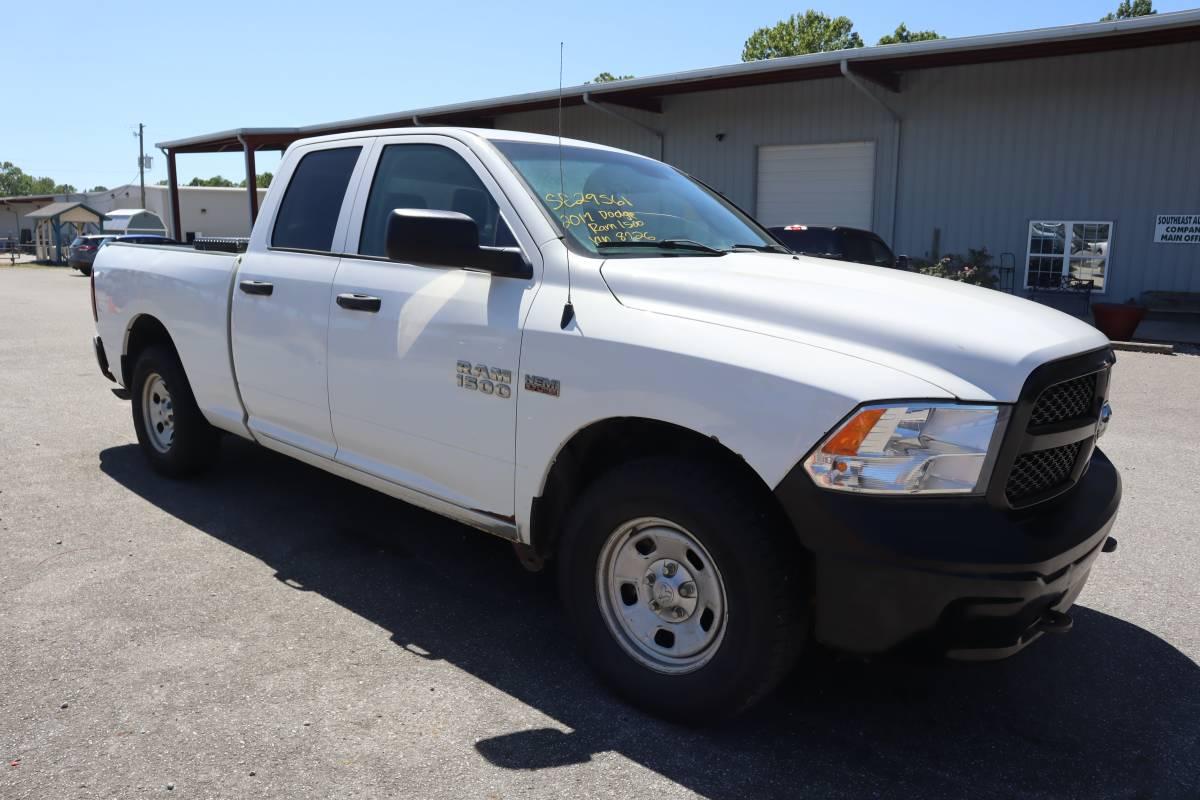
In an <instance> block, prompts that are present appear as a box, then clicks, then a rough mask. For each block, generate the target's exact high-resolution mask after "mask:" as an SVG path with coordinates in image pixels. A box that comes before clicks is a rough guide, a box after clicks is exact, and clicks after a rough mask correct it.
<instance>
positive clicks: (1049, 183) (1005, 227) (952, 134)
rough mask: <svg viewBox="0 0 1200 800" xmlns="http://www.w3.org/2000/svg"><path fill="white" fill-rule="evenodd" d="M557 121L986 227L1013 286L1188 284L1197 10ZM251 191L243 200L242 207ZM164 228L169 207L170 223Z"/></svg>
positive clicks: (897, 238) (551, 101)
mask: <svg viewBox="0 0 1200 800" xmlns="http://www.w3.org/2000/svg"><path fill="white" fill-rule="evenodd" d="M559 102H560V94H559V92H558V91H557V90H551V91H545V92H537V93H532V94H527V95H519V96H513V97H505V98H499V99H491V100H483V101H478V102H471V103H460V104H455V105H448V106H439V107H434V108H427V109H417V110H414V111H405V112H400V113H394V114H387V115H381V116H377V117H367V118H362V119H356V120H347V121H342V122H334V123H330V124H326V125H315V126H309V127H305V128H271V129H262V128H247V129H239V130H236V131H226V132H222V133H218V134H213V135H210V136H199V137H193V138H190V139H183V140H179V141H174V142H166V143H163V144H161V145H159V146H160V147H162V148H164V149H165V150H166V152H167V154H168V166H169V169H170V172H171V175H172V176H173V175H174V171H175V159H176V156H177V155H178V154H182V153H189V152H215V151H220V150H230V149H237V150H243V151H244V152H245V153H246V155H247V162H248V175H253V154H254V152H255V151H256V150H261V149H283V148H285V147H286V146H287V145H288V144H290V143H291V142H292V141H295V140H296V139H298V138H303V137H306V136H315V135H321V134H324V133H333V132H340V131H347V130H359V129H369V128H380V127H402V126H410V125H434V124H453V125H463V124H465V125H474V126H481V127H496V128H508V129H515V130H522V131H531V132H539V133H554V132H555V131H557V130H558V118H559V112H558V105H559ZM561 103H562V106H563V109H562V132H563V135H565V136H570V137H574V138H580V139H587V140H591V141H596V142H601V143H604V144H609V145H613V146H617V147H622V148H626V149H629V150H633V151H636V152H640V153H644V154H647V155H650V156H654V157H656V158H662V159H663V160H665V161H667V162H668V163H671V164H674V165H676V166H678V167H679V168H681V169H683V170H685V171H687V172H689V173H692V174H694V175H696V176H697V177H699V178H701V179H702V180H704V181H705V182H707V183H709V184H710V185H712V186H714V187H715V188H717V189H718V190H720V191H721V192H723V193H724V194H726V195H727V196H728V197H729V198H730V199H731V200H733V201H734V202H735V203H737V204H738V205H740V206H742V207H743V208H744V209H746V210H747V211H749V212H751V213H752V214H754V215H755V216H756V217H758V218H759V219H760V220H761V221H762V222H764V223H766V224H768V225H774V224H789V223H810V224H841V225H853V226H861V227H869V228H871V229H873V230H874V231H876V232H877V233H879V234H880V235H881V236H883V237H884V238H885V239H888V240H889V241H890V242H891V243H892V244H893V248H894V249H895V250H896V251H897V252H898V253H906V254H909V255H911V256H914V257H917V258H934V257H937V256H939V255H942V254H946V253H951V252H956V253H965V252H966V251H967V250H968V249H969V248H979V247H986V248H987V249H988V250H989V251H990V252H991V253H992V254H993V255H994V256H1000V255H1001V254H1005V260H1006V262H1007V261H1010V260H1011V263H1012V264H1013V266H1014V267H1015V269H1014V275H1013V277H1014V281H1015V284H1016V287H1015V288H1016V290H1017V291H1019V292H1020V291H1025V290H1028V289H1030V288H1037V287H1047V286H1058V285H1059V284H1060V281H1061V280H1062V279H1063V278H1066V277H1077V278H1087V279H1091V280H1093V281H1094V283H1095V290H1096V292H1097V293H1098V294H1100V295H1102V296H1103V299H1105V300H1109V301H1115V302H1121V301H1124V300H1126V299H1127V298H1130V297H1138V296H1139V295H1140V294H1141V293H1142V292H1144V291H1148V290H1158V291H1168V292H1200V11H1185V12H1178V13H1173V14H1160V15H1156V16H1147V17H1140V18H1137V19H1131V20H1118V21H1114V22H1102V23H1091V24H1085V25H1075V26H1068V27H1061V28H1048V29H1041V30H1034V31H1023V32H1017V33H1006V34H996V35H989V36H976V37H967V38H961V39H947V40H938V41H929V42H917V43H912V44H904V45H890V46H884V47H871V48H862V49H857V50H846V51H839V52H834V53H818V54H812V55H806V56H797V57H792V58H780V59H772V60H770V61H759V62H750V63H744V64H735V65H730V66H724V67H716V68H712V69H704V70H694V71H690V72H681V73H675V74H671V75H662V76H655V77H648V78H638V79H632V80H626V81H619V82H615V83H608V84H595V85H584V86H576V87H572V88H569V89H565V90H563V92H562V93H561ZM256 199H257V198H254V199H250V200H249V204H250V209H251V213H252V214H253V213H255V211H256V210H257V203H256V202H255V200H256ZM176 227H178V223H177V222H176Z"/></svg>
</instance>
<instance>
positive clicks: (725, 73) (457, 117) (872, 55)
mask: <svg viewBox="0 0 1200 800" xmlns="http://www.w3.org/2000/svg"><path fill="white" fill-rule="evenodd" d="M1195 40H1200V9H1196V10H1191V11H1179V12H1174V13H1167V14H1155V15H1153V16H1144V17H1135V18H1133V19H1121V20H1114V21H1111V22H1091V23H1085V24H1081V25H1066V26H1062V27H1056V28H1039V29H1035V30H1029V31H1015V32H1012V33H996V34H987V35H983V36H964V37H961V38H957V39H935V40H930V41H924V42H910V43H908V44H892V45H882V46H877V47H860V48H855V49H852V50H837V51H834V52H830V53H810V54H808V55H802V56H789V57H785V58H772V59H766V60H763V61H748V62H743V63H740V64H730V65H725V66H719V67H710V68H706V69H697V70H688V71H685V72H674V73H670V74H666V75H655V76H650V77H646V78H632V79H629V80H622V81H613V82H611V83H598V84H594V83H593V84H583V85H581V86H572V87H568V88H564V89H563V90H562V102H563V105H565V106H570V105H582V104H583V103H584V98H583V96H584V94H587V95H589V96H590V97H591V98H593V99H594V100H598V101H603V102H605V103H611V104H613V105H623V106H629V107H632V108H639V109H643V110H647V111H658V110H661V100H662V98H663V97H666V96H669V95H674V94H683V93H688V92H699V91H711V90H713V89H728V88H734V87H740V86H755V85H762V84H769V83H782V82H791V81H798V80H812V79H817V78H836V77H839V76H840V75H841V69H840V68H841V62H842V61H846V62H847V64H848V65H849V68H850V70H851V71H852V72H854V73H857V74H859V75H862V76H863V77H865V78H867V79H870V80H875V81H876V82H878V83H880V84H881V85H883V86H885V87H886V88H888V89H889V90H891V91H898V90H899V76H900V74H902V73H904V72H908V71H912V70H919V69H930V68H933V67H946V66H962V65H966V64H983V63H989V62H995V61H1014V60H1023V59H1032V58H1045V57H1050V56H1061V55H1074V54H1081V53H1094V52H1105V51H1111V50H1122V49H1128V48H1136V47H1148V46H1152V45H1162V44H1171V43H1175V42H1184V41H1195ZM558 98H559V92H558V90H556V89H554V90H547V91H541V92H531V93H528V94H520V95H511V96H508V97H499V98H492V99H488V100H476V101H470V102H466V103H454V104H450V105H441V106H430V107H427V108H416V109H409V110H407V111H397V112H394V113H390V114H379V115H376V116H370V117H358V118H355V119H348V120H341V121H337V122H329V123H323V124H319V125H306V126H301V127H294V128H236V129H232V130H227V131H220V132H218V133H211V134H205V135H203V136H191V137H188V138H185V139H174V140H172V141H168V142H162V143H160V144H159V145H158V147H160V148H162V149H164V150H169V151H173V152H177V153H217V152H222V151H226V150H241V149H243V148H244V146H245V145H246V144H250V145H251V146H252V147H253V148H254V149H257V150H279V149H286V147H287V146H288V145H289V144H291V143H292V142H294V141H296V140H297V139H302V138H307V137H310V136H323V135H326V134H332V133H345V132H349V131H358V130H370V129H372V128H395V127H407V126H410V125H417V124H431V125H434V124H436V125H468V126H476V127H488V124H489V123H490V121H491V120H492V119H494V118H495V117H496V116H498V115H500V114H508V113H513V112H517V111H533V110H537V109H545V108H553V107H555V106H557V104H558Z"/></svg>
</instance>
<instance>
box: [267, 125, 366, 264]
mask: <svg viewBox="0 0 1200 800" xmlns="http://www.w3.org/2000/svg"><path fill="white" fill-rule="evenodd" d="M361 151H362V148H361V147H338V148H334V149H332V150H317V151H315V152H312V153H309V154H308V155H306V156H304V158H302V159H300V163H299V164H298V165H296V171H295V172H293V173H292V179H291V180H290V181H289V182H288V187H287V192H286V193H285V194H284V195H283V202H282V203H280V204H279V213H278V214H277V215H276V217H275V228H274V230H272V231H271V246H272V247H283V248H287V249H290V250H315V251H317V252H322V253H328V252H329V251H331V250H332V249H333V232H334V229H335V228H336V227H337V221H338V214H339V213H341V210H342V200H344V199H345V197H346V187H347V186H348V185H349V184H350V173H352V172H353V171H354V164H355V163H356V162H357V161H358V154H359V153H360V152H361Z"/></svg>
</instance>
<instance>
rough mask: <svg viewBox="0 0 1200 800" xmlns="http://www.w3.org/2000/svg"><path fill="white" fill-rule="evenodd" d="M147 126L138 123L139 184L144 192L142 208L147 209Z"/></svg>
mask: <svg viewBox="0 0 1200 800" xmlns="http://www.w3.org/2000/svg"><path fill="white" fill-rule="evenodd" d="M145 127H146V126H145V125H143V124H142V123H140V122H139V123H138V132H137V137H138V184H139V185H140V186H141V190H142V204H141V206H140V208H145V207H146V146H145V143H144V142H143V141H142V129H144V128H145Z"/></svg>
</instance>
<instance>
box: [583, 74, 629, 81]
mask: <svg viewBox="0 0 1200 800" xmlns="http://www.w3.org/2000/svg"><path fill="white" fill-rule="evenodd" d="M633 77H636V76H635V75H613V74H612V73H611V72H601V73H600V74H599V75H597V76H596V77H594V78H592V79H591V80H590V81H587V82H588V83H609V82H611V81H627V80H629V79H630V78H633Z"/></svg>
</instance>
